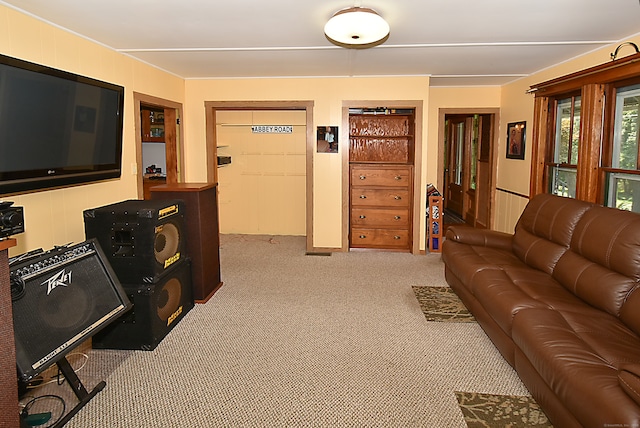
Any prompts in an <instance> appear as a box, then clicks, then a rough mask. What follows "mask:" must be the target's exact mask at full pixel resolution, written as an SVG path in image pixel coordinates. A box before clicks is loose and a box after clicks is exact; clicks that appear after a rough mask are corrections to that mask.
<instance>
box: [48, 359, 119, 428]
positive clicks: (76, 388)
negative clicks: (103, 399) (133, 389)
mask: <svg viewBox="0 0 640 428" xmlns="http://www.w3.org/2000/svg"><path fill="white" fill-rule="evenodd" d="M56 364H57V365H58V368H59V369H60V371H61V372H62V374H63V375H64V378H65V379H66V380H67V382H68V383H69V386H70V387H71V389H72V390H73V393H74V394H76V397H78V400H80V402H79V403H78V404H76V406H75V407H74V408H73V409H71V410H70V411H69V412H68V413H67V414H66V415H64V417H63V418H62V419H60V420H59V421H58V422H57V423H56V424H55V425H53V426H52V428H60V427H62V426H64V425H65V424H66V423H67V422H69V420H71V418H72V417H74V416H75V415H76V413H78V412H79V411H80V409H82V408H83V407H84V405H85V404H87V403H88V402H89V401H90V400H91V399H92V398H93V397H95V396H96V394H98V392H100V391H102V390H103V389H104V387H105V386H106V385H107V383H106V382H105V381H101V382H100V383H99V384H97V385H96V387H95V388H93V390H92V391H91V392H88V391H87V389H86V388H85V387H84V385H83V384H82V382H81V381H80V379H79V378H78V375H76V372H75V371H74V370H73V367H71V364H69V361H68V360H67V358H66V357H62V359H61V360H60V361H58V362H57V363H56Z"/></svg>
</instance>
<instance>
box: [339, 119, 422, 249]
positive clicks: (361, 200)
mask: <svg viewBox="0 0 640 428" xmlns="http://www.w3.org/2000/svg"><path fill="white" fill-rule="evenodd" d="M414 129H415V127H414V115H413V114H408V113H407V114H366V113H365V114H351V115H350V116H349V168H350V181H349V182H350V191H349V194H350V204H349V208H350V209H349V215H350V220H349V228H350V233H349V241H350V243H349V245H350V247H351V248H371V249H388V250H403V251H405V250H406V251H410V250H411V248H412V244H413V242H412V236H413V232H412V231H413V222H412V213H413V180H414V178H413V161H414V160H413V153H414V135H413V133H414Z"/></svg>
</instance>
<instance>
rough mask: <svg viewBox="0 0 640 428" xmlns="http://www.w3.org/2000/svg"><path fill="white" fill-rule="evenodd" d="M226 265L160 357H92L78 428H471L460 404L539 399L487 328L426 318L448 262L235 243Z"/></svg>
mask: <svg viewBox="0 0 640 428" xmlns="http://www.w3.org/2000/svg"><path fill="white" fill-rule="evenodd" d="M221 266H222V279H223V281H224V286H223V287H222V288H221V289H220V290H219V291H218V292H217V293H216V294H215V295H214V296H213V298H212V299H211V300H210V301H209V302H208V303H206V304H199V305H196V307H195V308H194V309H193V310H192V311H191V312H189V313H188V314H187V316H186V317H185V318H184V319H183V320H182V321H181V322H180V323H178V324H177V325H176V326H175V328H174V329H173V330H172V331H171V333H169V335H168V336H167V337H166V338H165V339H164V340H163V341H162V342H161V343H160V345H159V346H158V347H157V348H156V349H155V350H154V351H117V350H90V349H89V350H88V351H87V354H88V356H89V361H88V362H87V364H86V366H85V368H83V369H82V370H81V371H79V372H78V375H79V376H80V378H81V379H82V380H83V382H85V384H86V385H87V387H89V388H90V387H91V386H92V385H93V384H95V383H97V382H98V381H100V380H102V379H104V380H106V382H107V386H106V388H105V389H104V390H103V391H102V392H100V393H99V394H98V395H97V396H96V397H95V398H94V399H93V400H92V401H91V402H89V404H87V406H86V407H85V408H84V409H83V410H81V411H80V413H79V414H78V415H76V416H75V417H74V418H73V419H72V420H71V421H70V423H69V424H68V425H67V426H68V427H71V428H78V427H122V428H131V427H154V428H158V427H403V428H405V427H464V426H466V424H465V422H464V419H463V415H462V412H461V410H460V408H459V406H458V402H457V399H456V395H455V391H473V392H479V393H488V394H504V395H528V392H527V390H526V388H524V386H523V385H522V383H521V382H520V380H519V379H518V377H517V375H516V374H515V372H514V371H513V369H512V368H511V367H510V366H509V365H508V364H507V363H506V362H505V361H504V360H503V359H502V357H501V356H500V355H499V353H498V352H497V351H496V349H495V348H494V347H493V345H492V344H491V342H490V341H489V340H488V338H487V337H486V336H485V334H484V332H483V331H482V329H481V328H480V327H479V326H478V325H477V324H476V323H442V322H429V321H427V320H426V319H425V316H424V314H423V313H422V311H421V308H420V304H419V303H418V300H417V299H416V296H415V294H414V292H413V289H412V287H414V286H420V287H422V286H444V285H446V284H445V281H444V275H443V265H442V262H441V259H440V255H438V254H432V255H426V256H414V255H411V254H406V253H389V252H348V253H333V254H332V255H331V256H311V255H305V238H304V237H288V236H247V235H223V236H222V237H221ZM47 388H49V389H51V388H52V387H50V386H48V387H47ZM53 388H56V389H59V390H62V389H64V388H67V389H68V387H66V385H65V386H62V387H57V386H55V387H53ZM37 391H38V390H34V394H35V393H36V392H37Z"/></svg>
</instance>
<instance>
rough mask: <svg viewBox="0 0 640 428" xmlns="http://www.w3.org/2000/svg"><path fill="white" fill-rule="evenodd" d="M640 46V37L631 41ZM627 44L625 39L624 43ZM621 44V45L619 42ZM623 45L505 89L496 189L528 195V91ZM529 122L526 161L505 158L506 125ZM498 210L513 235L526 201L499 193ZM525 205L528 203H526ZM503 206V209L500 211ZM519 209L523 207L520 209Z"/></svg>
mask: <svg viewBox="0 0 640 428" xmlns="http://www.w3.org/2000/svg"><path fill="white" fill-rule="evenodd" d="M629 40H630V41H633V42H635V43H636V44H640V35H639V36H636V37H633V38H631V39H629ZM624 41H626V40H624ZM620 43H621V42H620ZM620 43H614V44H612V45H610V46H607V47H605V48H602V49H599V50H597V51H594V52H591V53H589V54H587V55H583V56H581V57H578V58H575V59H573V60H570V61H566V62H564V63H562V64H558V65H556V66H554V67H550V68H548V69H545V70H541V71H540V72H538V73H535V74H533V75H532V76H529V77H526V78H522V79H519V80H518V81H516V82H513V83H511V84H509V85H505V86H503V88H502V97H501V100H500V105H501V108H502V120H501V124H500V147H499V149H498V150H499V152H500V157H499V158H498V182H497V187H498V188H502V189H505V190H508V191H511V192H515V193H518V194H523V195H527V196H528V195H529V178H530V175H531V174H530V173H531V163H530V162H531V129H532V128H533V100H534V96H533V95H532V94H527V93H526V91H527V90H528V89H529V87H530V86H531V85H534V84H537V83H541V82H544V81H547V80H550V79H554V78H556V77H560V76H564V75H566V74H570V73H573V72H576V71H580V70H583V69H585V68H589V67H593V66H595V65H598V64H603V63H606V62H609V61H611V58H610V54H611V52H613V51H614V50H615V48H616V47H617V46H618V45H619V44H620ZM633 52H634V51H633V49H632V48H630V47H626V48H624V49H622V50H621V51H620V53H619V57H620V58H622V57H624V56H627V55H629V54H631V53H633ZM523 120H524V121H526V122H527V142H526V147H525V160H524V161H518V160H512V159H506V156H505V154H504V153H505V151H506V148H505V145H506V137H507V132H506V126H507V124H508V123H509V122H519V121H523ZM497 199H499V200H498V204H497V207H498V209H497V210H496V221H495V228H496V229H497V230H501V231H504V232H513V228H514V226H515V223H516V221H517V219H518V217H519V216H520V214H521V212H522V209H524V203H523V198H521V197H519V196H516V195H513V194H510V193H506V192H498V196H497ZM524 202H526V200H524ZM500 207H502V209H501V208H500ZM517 207H521V208H520V209H517Z"/></svg>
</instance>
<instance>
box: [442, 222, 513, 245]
mask: <svg viewBox="0 0 640 428" xmlns="http://www.w3.org/2000/svg"><path fill="white" fill-rule="evenodd" d="M445 238H446V239H448V240H451V241H456V242H460V243H462V244H469V245H480V246H485V247H493V248H499V249H501V250H506V251H511V248H512V247H511V240H512V239H513V235H512V234H510V233H504V232H498V231H497V230H489V229H476V228H473V227H470V226H460V225H457V226H449V228H448V229H447V233H446V235H445Z"/></svg>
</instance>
